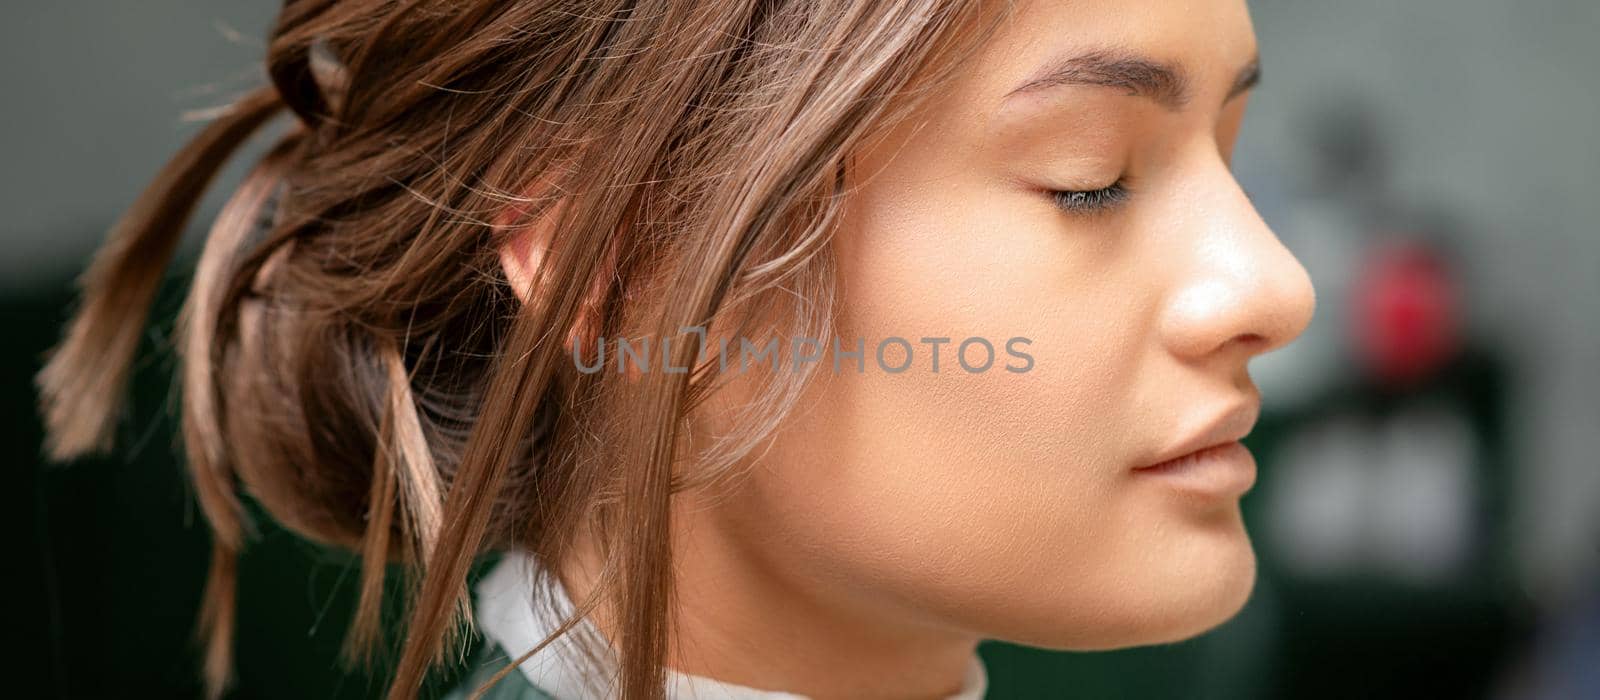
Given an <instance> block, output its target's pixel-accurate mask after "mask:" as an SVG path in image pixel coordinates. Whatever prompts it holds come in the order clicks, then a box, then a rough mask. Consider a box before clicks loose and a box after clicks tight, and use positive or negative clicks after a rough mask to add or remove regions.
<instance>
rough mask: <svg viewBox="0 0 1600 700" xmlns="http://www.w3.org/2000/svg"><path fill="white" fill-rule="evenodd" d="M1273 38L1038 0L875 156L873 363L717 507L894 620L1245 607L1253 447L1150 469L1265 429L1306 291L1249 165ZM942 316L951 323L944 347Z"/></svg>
mask: <svg viewBox="0 0 1600 700" xmlns="http://www.w3.org/2000/svg"><path fill="white" fill-rule="evenodd" d="M1255 59H1256V41H1255V37H1254V34H1253V30H1252V28H1251V24H1250V19H1249V16H1248V11H1247V9H1246V7H1245V3H1244V2H1243V0H1202V1H1198V2H1186V3H1174V2H1170V1H1169V0H1117V1H1115V2H1113V1H1110V0H1071V1H1060V2H1049V1H1038V2H1022V3H1019V4H1018V6H1017V7H1016V8H1015V11H1014V14H1013V15H1012V17H1011V19H1009V20H1008V21H1006V22H1005V23H1004V25H1003V26H1002V27H1001V28H1000V30H999V32H998V34H996V35H995V36H994V37H993V38H992V39H991V40H990V41H989V42H988V43H987V44H986V46H985V48H983V49H982V50H981V51H980V52H979V53H978V54H977V55H975V56H974V57H973V58H972V60H970V61H967V62H965V63H964V64H963V66H962V67H961V72H960V74H959V75H958V76H957V79H956V80H955V81H954V82H953V83H951V84H949V85H948V86H946V87H945V88H944V89H941V90H940V91H938V93H937V95H936V97H934V99H932V100H931V102H929V103H928V104H927V105H926V107H925V108H924V109H923V111H922V112H921V114H920V115H918V116H917V117H916V118H914V119H911V120H910V121H909V122H908V123H906V124H904V125H903V126H900V127H897V128H896V129H895V130H894V131H893V132H892V133H891V134H889V135H888V137H887V138H885V139H883V140H882V141H881V142H880V143H877V144H875V145H874V146H873V147H872V148H870V149H868V150H867V151H866V152H864V153H861V154H859V157H858V158H856V159H855V160H854V161H853V165H854V168H853V171H852V177H853V178H854V182H853V183H852V184H853V186H854V187H855V188H856V189H855V191H854V195H853V197H851V198H850V199H849V200H848V202H849V203H848V213H847V215H846V219H845V223H844V226H843V228H842V230H840V231H839V233H838V236H837V238H836V239H835V241H834V246H835V253H836V260H837V274H838V285H839V295H840V297H839V303H838V326H837V327H838V332H839V336H840V338H841V343H842V344H843V345H844V349H846V350H851V349H853V344H854V342H855V339H857V338H861V339H864V341H865V348H866V361H865V364H866V368H865V371H862V372H857V371H855V369H854V365H853V364H848V363H847V364H845V365H844V371H843V372H841V373H839V374H837V375H835V374H833V372H832V371H831V367H825V368H824V371H822V372H821V373H820V374H821V376H819V378H818V381H817V382H816V384H814V385H813V386H812V387H811V388H810V389H809V394H808V395H807V396H806V398H805V400H804V401H803V402H802V404H801V406H800V407H799V409H798V410H797V411H796V412H795V413H794V414H793V415H792V416H791V417H790V418H789V419H788V421H787V423H785V424H784V425H783V426H782V428H781V429H780V431H779V433H778V435H777V436H776V438H775V439H774V441H773V444H772V447H771V449H770V450H768V451H766V452H764V453H762V455H761V456H760V458H759V459H758V460H757V463H756V465H755V467H756V468H754V469H752V470H751V472H750V473H749V475H748V478H746V479H744V480H743V481H741V482H740V486H739V487H738V488H739V492H738V493H737V494H735V497H733V498H719V499H717V500H716V501H714V505H712V506H709V507H707V509H705V510H702V511H701V513H702V515H701V516H696V517H697V518H703V519H704V520H705V521H707V522H709V523H712V524H714V525H715V526H716V527H717V528H718V530H719V531H720V534H719V536H718V537H719V538H720V539H723V540H732V541H734V543H735V544H734V546H737V547H738V549H739V550H740V551H742V552H745V553H746V554H747V556H749V557H752V558H754V559H755V560H756V561H755V562H754V563H753V564H752V565H754V566H759V567H760V568H761V569H762V570H763V571H766V572H770V573H771V574H773V575H775V576H778V577H780V578H783V579H785V580H788V581H790V582H792V585H794V586H796V587H797V588H798V589H800V590H804V591H806V592H807V594H808V595H812V596H817V597H820V598H821V599H822V600H825V601H826V602H828V603H830V604H833V603H836V604H837V605H838V606H840V608H841V609H856V610H861V611H869V612H864V613H863V614H869V615H873V616H876V617H877V618H879V620H878V621H879V622H883V621H891V622H892V621H902V622H905V623H907V624H910V625H925V626H929V627H933V628H939V629H948V630H958V631H962V632H967V633H971V634H974V635H977V636H983V637H997V638H1003V639H1009V640H1013V641H1019V642H1023V643H1029V644H1036V645H1041V646H1049V647H1060V648H1081V649H1089V648H1108V647H1118V646H1126V645H1132V644H1145V643H1155V642H1161V641H1168V640H1175V639H1179V638H1183V637H1187V636H1191V635H1193V634H1196V633H1199V632H1201V631H1204V630H1206V629H1208V628H1210V627H1212V626H1214V625H1217V624H1219V623H1221V622H1222V621H1224V620H1225V619H1227V618H1228V617H1230V616H1231V615H1233V614H1234V613H1235V612H1237V611H1238V610H1239V608H1240V607H1241V606H1242V605H1243V604H1244V602H1245V600H1246V598H1247V597H1248V595H1249V593H1250V590H1251V586H1252V584H1253V582H1254V578H1255V559H1254V554H1253V552H1252V550H1251V547H1250V542H1249V539H1248V538H1247V536H1246V534H1245V530H1244V525H1243V523H1242V521H1241V519H1240V513H1239V497H1240V496H1241V495H1243V493H1244V491H1245V490H1247V489H1248V488H1249V486H1250V483H1251V481H1252V480H1253V479H1254V463H1253V462H1252V461H1251V459H1250V457H1249V455H1248V453H1244V452H1243V450H1242V449H1237V448H1236V446H1235V447H1223V448H1221V449H1217V450H1211V451H1209V455H1210V456H1208V457H1206V458H1203V459H1199V460H1194V461H1192V463H1190V464H1189V465H1188V466H1186V467H1185V466H1182V465H1179V468H1171V467H1169V468H1165V469H1157V470H1151V469H1141V468H1142V467H1149V466H1151V465H1154V464H1157V463H1160V462H1163V461H1164V460H1168V459H1170V458H1175V457H1179V456H1180V455H1184V454H1185V453H1191V452H1194V451H1196V450H1198V449H1200V448H1204V447H1208V446H1212V445H1218V444H1223V445H1228V444H1231V443H1233V442H1234V441H1236V440H1237V439H1238V438H1240V437H1242V436H1243V435H1244V434H1245V433H1246V432H1248V431H1249V429H1250V427H1251V425H1252V424H1253V423H1254V421H1255V418H1256V415H1257V408H1258V402H1259V399H1258V394H1257V391H1256V388H1255V386H1254V384H1253V383H1252V381H1251V379H1250V376H1249V373H1248V369H1247V365H1248V362H1249V361H1250V359H1251V358H1253V357H1255V356H1257V355H1259V354H1261V353H1263V352H1266V351H1268V350H1271V349H1274V348H1277V347H1279V346H1281V345H1283V344H1285V343H1288V342H1289V341H1290V340H1292V339H1293V338H1294V337H1295V336H1296V335H1297V334H1299V333H1300V331H1301V330H1302V329H1303V328H1304V327H1305V325H1306V323H1307V322H1308V320H1309V318H1310V316H1311V312H1312V306H1313V300H1312V290H1311V286H1310V283H1309V280H1308V278H1307V276H1306V273H1305V271H1304V270H1303V269H1302V268H1301V266H1300V265H1299V264H1298V263H1297V262H1296V261H1295V259H1294V258H1293V257H1292V256H1291V255H1290V253H1289V252H1288V251H1287V250H1285V249H1284V247H1283V246H1282V245H1281V244H1280V243H1279V242H1278V240H1277V239H1276V238H1275V237H1274V235H1273V233H1272V231H1270V230H1269V229H1268V228H1267V226H1266V225H1265V224H1264V223H1263V222H1262V220H1261V219H1260V217H1259V216H1258V215H1257V214H1256V211H1255V209H1254V208H1252V206H1251V203H1250V200H1249V198H1248V197H1247V196H1246V194H1245V193H1244V192H1243V191H1242V190H1241V189H1240V187H1239V184H1238V183H1237V182H1236V181H1235V180H1234V177H1233V175H1232V173H1231V172H1230V170H1229V154H1230V152H1231V150H1232V148H1233V144H1234V139H1235V137H1236V135H1237V134H1238V132H1239V127H1240V122H1241V121H1242V120H1243V118H1244V112H1245V104H1246V101H1247V99H1248V96H1249V88H1250V87H1251V85H1252V84H1253V81H1252V76H1253V75H1254V71H1253V65H1254V63H1255ZM1062 191H1068V192H1078V193H1082V194H1078V195H1076V196H1074V195H1063V196H1056V195H1054V194H1053V193H1055V192H1062ZM889 337H899V338H904V339H908V340H909V341H910V342H911V344H912V346H913V355H912V364H911V366H910V367H909V369H907V370H906V371H904V372H900V373H890V372H886V371H884V370H883V369H882V368H881V367H879V366H878V363H877V362H876V358H875V357H874V355H875V349H876V347H877V344H878V343H879V341H880V340H882V339H885V338H889ZM969 337H978V338H983V339H986V340H988V341H989V342H990V343H991V345H992V346H993V347H994V349H995V354H996V359H995V361H994V365H993V367H991V368H990V369H989V370H988V371H985V372H981V373H970V372H968V371H966V370H965V369H963V368H962V367H961V365H959V364H958V363H957V361H956V358H955V355H954V353H955V350H956V346H957V344H959V343H960V342H961V341H962V340H964V339H966V338H969ZM1019 337H1021V338H1027V339H1028V341H1029V342H1027V343H1026V344H1016V345H1013V346H1012V347H1013V349H1015V350H1018V351H1021V352H1022V353H1025V354H1026V355H1028V356H1031V358H1032V366H1031V368H1029V369H1028V370H1027V371H1025V372H1012V371H1006V369H1005V367H1006V366H1008V365H1009V366H1011V367H1021V366H1025V365H1026V364H1027V363H1026V361H1024V360H1022V359H1021V358H1020V357H1018V356H1014V355H1009V354H1007V352H1006V343H1007V341H1008V340H1010V339H1012V338H1019ZM923 338H949V339H950V340H951V342H949V343H947V344H943V345H941V346H940V347H939V355H940V356H939V369H938V371H937V372H935V371H934V370H933V364H932V362H933V358H932V350H933V346H932V344H931V343H925V342H922V341H921V339H923ZM967 352H968V354H967V355H966V357H967V358H968V360H969V363H970V364H973V365H975V366H976V365H981V364H982V363H983V360H984V359H985V355H986V353H985V352H984V351H983V349H982V347H981V346H978V345H972V346H969V348H968V350H967ZM903 357H904V356H903V353H902V352H901V351H900V350H899V349H896V348H895V347H894V346H890V348H889V350H888V352H887V355H886V359H887V360H888V363H889V364H890V365H891V366H895V365H898V364H899V363H900V362H902V361H903ZM849 362H851V363H853V362H854V360H853V359H851V360H849ZM824 364H825V365H826V364H828V362H827V361H825V362H824Z"/></svg>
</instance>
